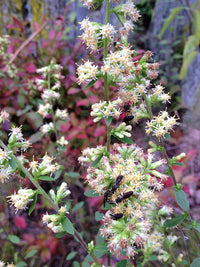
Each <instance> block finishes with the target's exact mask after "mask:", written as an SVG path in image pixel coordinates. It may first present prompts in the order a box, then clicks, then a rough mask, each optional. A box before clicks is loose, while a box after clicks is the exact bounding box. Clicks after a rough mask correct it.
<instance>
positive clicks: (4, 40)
mask: <svg viewBox="0 0 200 267" xmlns="http://www.w3.org/2000/svg"><path fill="white" fill-rule="evenodd" d="M9 45H10V40H9V36H8V35H3V36H1V37H0V58H1V63H2V64H3V66H4V70H5V71H6V73H7V74H8V76H9V77H10V78H14V77H15V76H16V73H17V68H16V66H15V65H14V64H13V63H11V62H10V59H11V57H12V54H9V53H7V49H8V47H9Z"/></svg>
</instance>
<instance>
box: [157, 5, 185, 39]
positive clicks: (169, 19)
mask: <svg viewBox="0 0 200 267" xmlns="http://www.w3.org/2000/svg"><path fill="white" fill-rule="evenodd" d="M182 9H183V7H176V8H173V9H172V11H171V13H170V15H169V17H168V18H167V19H166V20H165V23H164V24H163V26H162V28H161V31H160V33H159V35H158V37H159V39H161V38H162V36H163V34H164V32H165V31H166V30H167V28H168V26H169V24H170V23H171V22H172V20H174V19H175V17H176V15H177V14H178V13H179V12H180V11H181V10H182Z"/></svg>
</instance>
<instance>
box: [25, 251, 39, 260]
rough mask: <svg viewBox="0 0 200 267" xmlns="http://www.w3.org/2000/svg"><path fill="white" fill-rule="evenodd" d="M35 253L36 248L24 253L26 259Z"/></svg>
mask: <svg viewBox="0 0 200 267" xmlns="http://www.w3.org/2000/svg"><path fill="white" fill-rule="evenodd" d="M36 253H37V250H36V249H33V250H30V251H29V252H28V253H27V254H26V256H25V259H28V258H31V257H33V256H34V255H35V254H36Z"/></svg>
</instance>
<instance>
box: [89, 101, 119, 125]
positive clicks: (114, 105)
mask: <svg viewBox="0 0 200 267" xmlns="http://www.w3.org/2000/svg"><path fill="white" fill-rule="evenodd" d="M121 103H122V100H121V99H120V98H118V99H116V100H113V101H109V102H108V103H107V102H106V101H103V102H101V101H100V102H99V103H96V104H93V105H92V111H91V113H90V115H91V116H93V117H95V119H94V122H98V121H100V120H101V119H102V118H108V117H117V118H119V116H120V114H121V111H120V109H119V108H118V106H119V105H120V104H121Z"/></svg>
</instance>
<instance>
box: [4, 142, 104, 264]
mask: <svg viewBox="0 0 200 267" xmlns="http://www.w3.org/2000/svg"><path fill="white" fill-rule="evenodd" d="M0 146H1V147H2V148H3V149H4V150H6V151H9V149H8V148H7V146H6V145H5V144H4V143H3V142H2V141H1V140H0ZM13 158H14V159H15V161H16V163H17V165H18V167H19V168H20V169H21V170H22V172H23V173H24V174H25V175H26V176H27V177H28V178H29V180H30V181H31V182H32V184H33V185H34V186H35V187H36V188H37V190H38V191H39V193H40V194H41V195H42V196H43V197H44V198H45V199H46V200H47V201H48V203H49V204H50V205H51V206H52V208H54V210H55V211H56V212H57V213H59V207H58V205H56V204H55V203H54V201H53V200H52V199H51V197H50V196H49V195H48V194H47V193H46V192H45V191H44V189H43V188H42V187H41V186H40V185H39V183H38V182H37V181H36V180H35V179H34V177H33V176H32V175H31V174H30V173H29V171H28V170H27V169H26V168H25V167H24V166H23V165H22V163H21V162H20V161H19V159H18V158H17V157H16V156H15V155H14V154H13ZM74 235H75V237H76V238H77V239H78V240H79V242H80V243H81V245H82V246H83V247H84V248H85V250H86V251H87V252H88V253H89V254H90V255H91V257H92V258H93V260H94V261H95V262H96V263H97V264H98V265H99V266H101V264H100V263H99V261H98V259H97V258H96V257H95V255H94V254H93V253H90V252H89V251H88V247H87V244H86V243H85V241H84V240H83V239H82V237H81V236H80V235H79V233H78V231H77V230H76V229H74Z"/></svg>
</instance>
